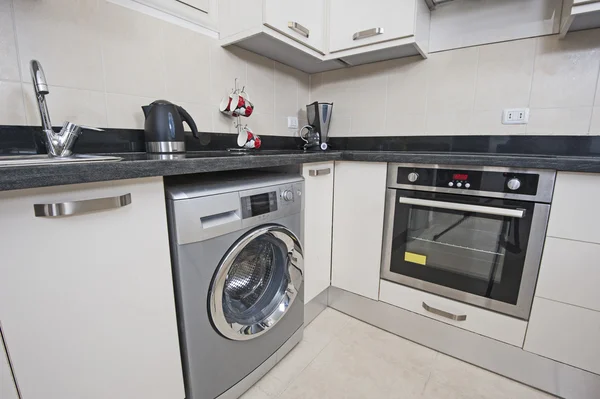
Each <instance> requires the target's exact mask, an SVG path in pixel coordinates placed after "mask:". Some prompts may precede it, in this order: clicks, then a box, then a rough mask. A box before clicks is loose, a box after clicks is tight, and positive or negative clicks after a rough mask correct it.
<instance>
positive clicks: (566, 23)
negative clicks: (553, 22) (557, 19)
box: [560, 0, 600, 37]
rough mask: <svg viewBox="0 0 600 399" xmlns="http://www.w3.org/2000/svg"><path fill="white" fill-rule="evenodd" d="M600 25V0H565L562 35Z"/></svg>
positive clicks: (561, 27) (561, 25)
mask: <svg viewBox="0 0 600 399" xmlns="http://www.w3.org/2000/svg"><path fill="white" fill-rule="evenodd" d="M598 27H600V0H564V3H563V11H562V17H561V24H560V35H561V36H562V37H564V36H565V35H566V34H567V33H568V32H573V31H577V30H584V29H592V28H598Z"/></svg>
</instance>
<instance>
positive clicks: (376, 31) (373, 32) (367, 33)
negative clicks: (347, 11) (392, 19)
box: [352, 28, 383, 40]
mask: <svg viewBox="0 0 600 399" xmlns="http://www.w3.org/2000/svg"><path fill="white" fill-rule="evenodd" d="M382 34H383V28H371V29H367V30H361V31H360V32H356V33H355V34H354V35H352V40H360V39H366V38H367V37H373V36H377V35H382Z"/></svg>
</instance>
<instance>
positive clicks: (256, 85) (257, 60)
mask: <svg viewBox="0 0 600 399" xmlns="http://www.w3.org/2000/svg"><path fill="white" fill-rule="evenodd" d="M245 59H246V62H247V68H248V71H247V74H248V82H247V85H248V87H247V91H248V94H249V95H250V102H252V104H253V105H254V108H255V109H256V110H257V111H259V112H261V113H268V114H274V112H275V69H274V61H272V60H270V59H268V58H265V57H261V56H259V55H257V54H253V53H250V52H246V53H245Z"/></svg>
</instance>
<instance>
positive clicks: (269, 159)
mask: <svg viewBox="0 0 600 399" xmlns="http://www.w3.org/2000/svg"><path fill="white" fill-rule="evenodd" d="M111 155H118V156H121V157H123V158H124V160H123V161H120V162H98V163H87V164H62V165H47V166H20V167H9V168H0V191H7V190H16V189H24V188H34V187H47V186H57V185H64V184H76V183H87V182H96V181H109V180H120V179H133V178H141V177H150V176H173V175H183V174H192V173H204V172H216V171H225V170H236V169H253V168H261V167H274V166H286V165H295V164H302V163H311V162H323V161H332V160H337V161H339V160H347V161H362V162H401V163H422V164H441V165H479V166H484V165H485V166H505V167H519V168H535V169H553V170H559V171H573V172H590V173H600V157H568V156H552V155H543V156H536V155H523V154H517V155H515V154H478V153H456V152H453V153H450V152H402V151H351V150H350V151H348V150H346V151H328V152H308V153H307V152H303V151H296V150H283V151H277V150H268V151H257V152H254V153H249V154H244V155H239V154H233V153H231V152H229V151H202V152H191V153H188V154H185V155H184V156H175V157H170V158H171V159H160V156H157V155H149V154H145V153H126V154H111ZM163 158H165V157H163Z"/></svg>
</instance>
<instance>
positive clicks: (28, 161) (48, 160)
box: [0, 154, 123, 168]
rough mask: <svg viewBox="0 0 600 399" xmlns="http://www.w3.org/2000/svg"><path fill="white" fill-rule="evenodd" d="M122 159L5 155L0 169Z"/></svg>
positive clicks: (88, 156)
mask: <svg viewBox="0 0 600 399" xmlns="http://www.w3.org/2000/svg"><path fill="white" fill-rule="evenodd" d="M122 159H123V158H120V157H113V156H107V155H87V154H86V155H82V154H77V155H72V156H70V157H49V156H48V155H44V154H41V155H7V156H0V168H8V167H14V166H40V165H61V164H65V163H90V162H118V161H121V160H122Z"/></svg>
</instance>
